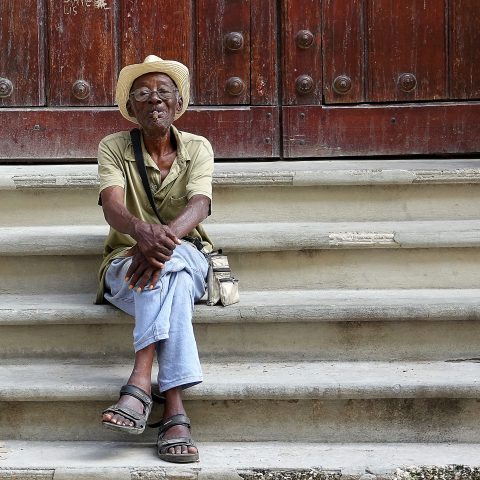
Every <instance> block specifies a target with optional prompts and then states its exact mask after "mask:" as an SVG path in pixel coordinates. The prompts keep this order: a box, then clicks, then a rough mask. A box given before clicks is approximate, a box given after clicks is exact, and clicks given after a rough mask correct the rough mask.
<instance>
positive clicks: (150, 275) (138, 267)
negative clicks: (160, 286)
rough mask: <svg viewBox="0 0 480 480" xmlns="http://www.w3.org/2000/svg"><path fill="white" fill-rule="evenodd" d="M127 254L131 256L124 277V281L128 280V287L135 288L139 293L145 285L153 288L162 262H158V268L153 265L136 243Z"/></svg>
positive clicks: (160, 270)
mask: <svg viewBox="0 0 480 480" xmlns="http://www.w3.org/2000/svg"><path fill="white" fill-rule="evenodd" d="M127 256H128V257H133V258H132V263H131V265H130V268H129V269H128V271H127V276H126V277H125V281H126V282H129V286H128V288H130V289H133V288H136V289H137V292H139V293H140V292H141V291H143V289H144V288H145V287H148V288H149V289H150V290H151V289H153V288H154V287H155V285H156V284H157V282H158V279H159V278H160V275H161V273H162V268H163V264H162V263H160V265H161V266H160V267H159V268H155V267H153V266H152V264H151V263H150V261H149V260H148V259H147V258H146V257H145V255H144V254H143V253H142V252H141V251H140V250H139V248H138V246H137V245H135V246H134V247H132V248H131V249H130V250H129V251H128V252H127Z"/></svg>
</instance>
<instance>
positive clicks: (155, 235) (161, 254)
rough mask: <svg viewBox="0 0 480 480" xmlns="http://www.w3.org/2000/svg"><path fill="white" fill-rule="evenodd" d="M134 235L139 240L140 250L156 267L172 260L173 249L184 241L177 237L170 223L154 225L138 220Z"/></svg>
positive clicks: (160, 266)
mask: <svg viewBox="0 0 480 480" xmlns="http://www.w3.org/2000/svg"><path fill="white" fill-rule="evenodd" d="M133 237H134V238H135V240H136V241H137V246H138V249H139V251H140V252H141V253H142V254H143V255H144V256H145V258H146V259H147V261H148V262H149V263H150V265H151V266H152V267H154V268H157V269H158V268H162V266H163V264H164V263H165V262H167V261H168V260H170V257H171V256H172V253H173V250H175V247H176V246H177V245H180V244H181V243H182V242H181V241H180V240H179V239H178V238H177V237H176V235H175V234H174V233H173V232H172V230H171V229H170V227H169V226H168V225H157V224H155V225H153V224H149V223H145V222H137V223H136V224H135V231H134V234H133Z"/></svg>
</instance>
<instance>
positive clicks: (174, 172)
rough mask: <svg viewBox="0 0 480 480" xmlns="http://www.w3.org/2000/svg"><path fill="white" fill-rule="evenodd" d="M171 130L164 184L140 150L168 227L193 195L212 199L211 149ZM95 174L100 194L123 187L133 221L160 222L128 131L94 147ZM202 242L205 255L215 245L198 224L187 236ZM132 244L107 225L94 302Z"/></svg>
mask: <svg viewBox="0 0 480 480" xmlns="http://www.w3.org/2000/svg"><path fill="white" fill-rule="evenodd" d="M171 128H172V132H173V134H174V135H175V138H176V140H177V156H176V158H175V160H174V162H173V164H172V166H171V168H170V171H169V173H168V175H167V176H166V177H165V178H164V180H163V181H162V179H161V174H160V170H159V168H158V167H157V165H156V164H155V162H154V161H153V159H152V157H151V156H150V154H149V153H148V152H147V150H146V149H145V145H144V143H143V138H142V151H143V157H144V161H145V167H146V169H147V176H148V179H149V182H150V188H151V190H152V194H153V198H154V200H155V204H156V207H157V210H158V213H159V214H160V217H161V218H162V220H163V221H164V222H167V223H169V222H170V221H172V220H173V219H174V218H175V217H177V216H178V215H179V214H180V212H181V211H182V210H183V209H184V208H185V207H186V206H187V203H188V201H189V200H190V199H191V198H192V197H193V196H194V195H198V194H200V195H205V196H206V197H208V198H210V200H211V198H212V175H213V150H212V146H211V145H210V142H209V141H208V140H207V139H206V138H203V137H200V136H198V135H193V134H191V133H187V132H181V131H179V130H177V129H176V128H175V127H174V126H172V127H171ZM98 173H99V176H100V192H101V191H102V190H104V189H105V188H107V187H111V186H119V187H122V188H123V189H124V192H125V196H124V200H125V206H126V207H127V209H128V211H129V212H130V213H131V214H132V215H133V216H135V217H137V218H139V219H140V220H143V221H145V222H147V223H159V221H158V218H157V216H156V215H155V212H154V211H153V209H152V207H151V206H150V202H149V201H148V197H147V194H146V193H145V190H144V188H143V184H142V179H141V177H140V175H139V173H138V170H137V165H136V163H135V155H134V153H133V146H132V142H131V139H130V132H118V133H114V134H112V135H109V136H107V137H105V138H104V139H103V140H102V141H101V142H100V145H99V147H98ZM188 235H189V236H193V237H197V238H200V239H201V241H202V243H203V244H204V246H205V247H206V249H207V250H208V251H211V250H212V247H213V244H212V242H211V240H210V239H209V238H208V236H207V234H206V232H205V230H204V229H203V227H202V226H201V225H199V226H198V227H197V228H195V229H194V230H193V231H192V232H190V233H189V234H188ZM135 244H136V242H135V240H134V239H133V238H132V237H130V236H129V235H126V234H124V233H120V232H118V231H116V230H115V229H113V228H112V227H110V231H109V234H108V236H107V238H106V241H105V248H104V252H103V262H102V264H101V267H100V271H99V288H98V291H97V300H96V302H97V303H102V301H103V293H104V283H103V282H104V278H105V273H106V270H107V267H108V265H109V264H110V262H111V261H112V260H113V259H114V258H117V257H122V256H125V254H126V251H127V250H128V249H129V248H131V247H132V246H134V245H135Z"/></svg>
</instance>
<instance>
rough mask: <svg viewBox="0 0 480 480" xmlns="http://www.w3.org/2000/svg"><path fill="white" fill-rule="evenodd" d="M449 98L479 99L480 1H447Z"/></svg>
mask: <svg viewBox="0 0 480 480" xmlns="http://www.w3.org/2000/svg"><path fill="white" fill-rule="evenodd" d="M450 12H451V27H450V30H451V36H450V39H451V40H450V41H451V48H450V51H451V57H450V72H451V77H450V79H451V88H452V98H455V99H463V98H469V99H474V98H480V74H479V65H480V1H479V0H450Z"/></svg>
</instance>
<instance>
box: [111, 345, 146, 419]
mask: <svg viewBox="0 0 480 480" xmlns="http://www.w3.org/2000/svg"><path fill="white" fill-rule="evenodd" d="M154 356H155V344H154V343H152V344H150V345H148V347H145V348H142V350H139V351H138V352H137V353H136V354H135V364H134V366H133V370H132V374H131V375H130V378H129V379H128V382H127V383H128V384H130V385H135V386H136V387H139V388H141V389H142V390H145V392H146V393H148V395H151V390H152V365H153V358H154ZM117 403H118V404H119V405H122V406H124V407H128V408H131V409H132V410H135V411H136V412H139V413H143V404H142V402H140V400H137V399H136V398H134V397H132V396H130V395H122V396H121V397H120V399H119V400H118V402H117ZM103 421H104V422H111V423H115V424H117V425H124V426H130V427H133V425H134V424H133V422H132V421H131V420H128V419H126V418H124V417H122V416H121V415H118V414H115V415H114V414H113V413H110V412H107V413H104V414H103Z"/></svg>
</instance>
